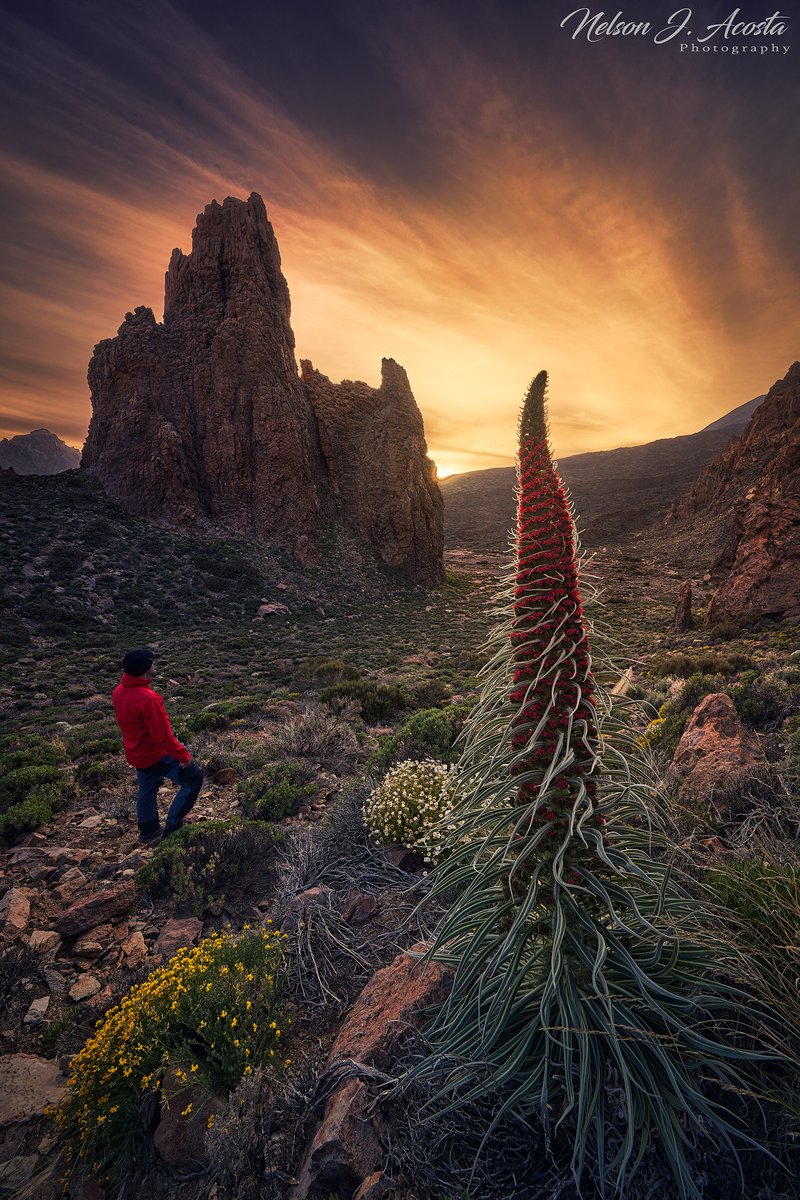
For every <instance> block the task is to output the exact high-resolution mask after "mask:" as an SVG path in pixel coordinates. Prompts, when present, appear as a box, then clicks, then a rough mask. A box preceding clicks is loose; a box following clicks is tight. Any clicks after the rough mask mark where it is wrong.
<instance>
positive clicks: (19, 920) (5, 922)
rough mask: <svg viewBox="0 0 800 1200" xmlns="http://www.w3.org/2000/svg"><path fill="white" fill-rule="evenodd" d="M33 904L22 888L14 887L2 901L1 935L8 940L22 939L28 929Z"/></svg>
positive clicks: (0, 916) (0, 907) (0, 903)
mask: <svg viewBox="0 0 800 1200" xmlns="http://www.w3.org/2000/svg"><path fill="white" fill-rule="evenodd" d="M30 915H31V902H30V900H29V899H28V897H27V895H26V894H25V892H23V891H22V889H21V888H16V887H12V888H9V889H8V891H7V892H6V894H5V896H3V899H2V900H0V935H2V937H3V938H4V939H6V940H13V939H14V938H18V937H21V935H22V934H23V933H24V932H25V930H26V929H27V928H28V921H29V920H30Z"/></svg>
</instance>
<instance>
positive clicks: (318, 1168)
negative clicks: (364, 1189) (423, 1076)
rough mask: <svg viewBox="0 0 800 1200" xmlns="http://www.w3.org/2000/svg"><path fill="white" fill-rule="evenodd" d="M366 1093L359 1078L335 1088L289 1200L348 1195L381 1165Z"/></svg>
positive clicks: (381, 1156) (380, 1156)
mask: <svg viewBox="0 0 800 1200" xmlns="http://www.w3.org/2000/svg"><path fill="white" fill-rule="evenodd" d="M369 1103H370V1096H369V1092H368V1091H367V1088H366V1086H365V1085H364V1084H363V1083H362V1082H361V1080H360V1079H351V1080H350V1082H349V1083H345V1084H344V1085H343V1086H342V1087H340V1088H338V1089H337V1091H336V1092H334V1094H333V1095H332V1096H331V1098H330V1100H329V1101H328V1103H327V1105H326V1107H325V1114H324V1116H323V1118H322V1122H321V1124H320V1126H319V1128H318V1129H317V1132H316V1134H315V1135H314V1138H313V1140H312V1142H311V1145H310V1146H309V1148H308V1150H307V1152H306V1156H305V1159H304V1161H303V1163H302V1166H301V1168H300V1170H299V1172H298V1179H297V1185H296V1186H295V1187H294V1188H293V1189H292V1191H291V1193H290V1196H291V1200H305V1197H307V1196H310V1195H314V1196H316V1195H319V1194H322V1195H328V1194H330V1193H333V1192H335V1193H337V1194H339V1195H346V1196H351V1195H352V1194H353V1192H354V1191H355V1190H356V1188H358V1187H359V1186H360V1185H361V1184H362V1182H363V1181H364V1180H366V1179H368V1178H370V1177H372V1176H373V1175H374V1174H375V1172H376V1169H377V1168H378V1167H379V1166H380V1164H381V1161H382V1158H383V1152H382V1149H381V1143H380V1139H379V1137H378V1134H377V1132H376V1129H375V1126H374V1125H373V1123H372V1121H371V1120H370V1118H369V1114H368V1107H369Z"/></svg>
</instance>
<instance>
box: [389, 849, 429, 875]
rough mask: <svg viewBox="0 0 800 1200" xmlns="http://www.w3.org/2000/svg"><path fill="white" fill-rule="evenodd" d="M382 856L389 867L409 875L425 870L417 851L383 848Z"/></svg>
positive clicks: (423, 861) (422, 859)
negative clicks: (397, 868) (396, 868)
mask: <svg viewBox="0 0 800 1200" xmlns="http://www.w3.org/2000/svg"><path fill="white" fill-rule="evenodd" d="M383 854H384V858H385V859H386V861H387V862H388V863H389V864H390V865H391V866H393V867H399V868H400V870H401V871H405V872H407V874H409V875H416V874H418V873H419V872H420V871H424V870H425V859H424V858H423V857H422V855H421V854H420V853H419V851H418V850H411V849H410V848H409V847H408V846H384V848H383Z"/></svg>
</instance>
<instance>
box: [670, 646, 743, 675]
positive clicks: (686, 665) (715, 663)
mask: <svg viewBox="0 0 800 1200" xmlns="http://www.w3.org/2000/svg"><path fill="white" fill-rule="evenodd" d="M752 663H753V660H752V659H751V658H749V657H748V655H746V654H736V653H729V654H718V653H717V652H716V651H715V650H699V651H686V652H681V651H677V652H675V653H673V654H663V655H659V656H658V657H656V658H655V659H653V662H652V663H651V666H650V670H651V671H652V673H653V674H654V675H655V676H663V675H676V676H677V677H678V678H679V679H688V678H689V677H690V676H692V675H733V674H734V673H735V672H736V671H740V670H742V669H743V668H744V667H750V666H752Z"/></svg>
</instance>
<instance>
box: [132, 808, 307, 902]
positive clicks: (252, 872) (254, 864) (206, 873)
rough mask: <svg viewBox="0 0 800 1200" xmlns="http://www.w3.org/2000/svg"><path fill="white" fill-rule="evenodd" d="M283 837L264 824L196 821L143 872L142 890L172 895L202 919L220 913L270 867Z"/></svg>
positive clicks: (172, 839)
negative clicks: (211, 913)
mask: <svg viewBox="0 0 800 1200" xmlns="http://www.w3.org/2000/svg"><path fill="white" fill-rule="evenodd" d="M283 836H284V835H283V833H282V832H281V831H280V830H277V829H273V828H272V827H271V826H269V825H266V824H264V823H263V822H260V821H196V822H194V823H193V824H191V825H185V826H184V827H183V829H180V830H178V832H177V833H173V834H170V836H169V837H168V838H165V839H164V840H163V841H162V842H161V843H160V845H159V847H158V849H157V850H156V852H155V854H154V855H153V857H152V858H151V859H150V861H149V862H147V863H145V864H144V866H142V867H140V868H139V872H138V874H137V877H136V883H137V886H138V887H139V889H140V890H141V891H146V892H151V893H153V894H154V895H164V894H170V895H172V897H173V899H174V901H175V904H176V906H177V907H178V908H188V909H190V910H191V911H192V912H193V913H194V914H195V915H196V916H198V917H200V916H202V915H203V914H204V913H205V912H207V911H209V910H211V909H220V910H221V908H222V905H223V904H225V902H226V901H230V900H231V899H232V898H235V897H236V896H237V895H239V894H241V893H242V892H243V891H244V890H245V889H246V888H247V887H248V886H250V885H251V884H252V883H253V882H254V876H256V875H260V873H261V872H263V870H264V869H268V868H269V865H270V863H271V860H272V859H273V857H274V848H275V845H276V844H277V843H278V842H279V841H281V840H282V838H283Z"/></svg>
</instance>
